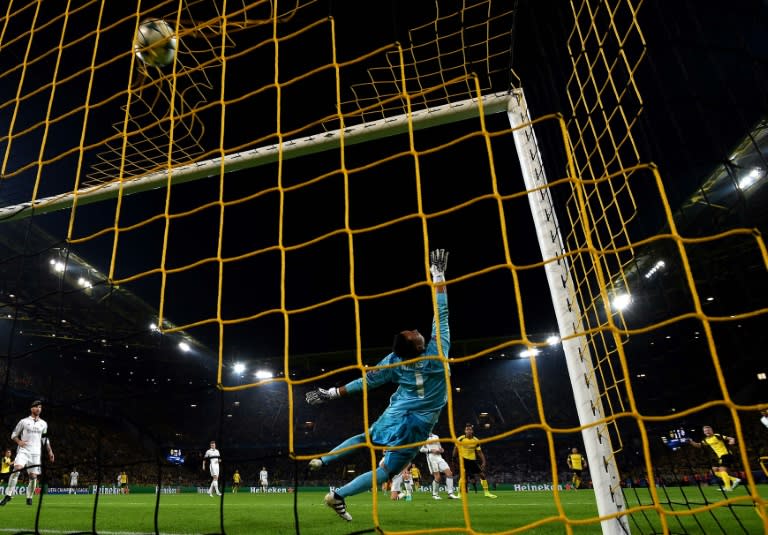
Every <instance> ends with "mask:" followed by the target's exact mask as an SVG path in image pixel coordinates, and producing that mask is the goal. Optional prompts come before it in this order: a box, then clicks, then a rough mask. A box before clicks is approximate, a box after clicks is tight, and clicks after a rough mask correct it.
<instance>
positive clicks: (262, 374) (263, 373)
mask: <svg viewBox="0 0 768 535" xmlns="http://www.w3.org/2000/svg"><path fill="white" fill-rule="evenodd" d="M253 375H254V377H256V379H272V378H273V377H274V376H275V374H273V373H272V372H270V371H267V370H259V371H257V372H256V373H254V374H253Z"/></svg>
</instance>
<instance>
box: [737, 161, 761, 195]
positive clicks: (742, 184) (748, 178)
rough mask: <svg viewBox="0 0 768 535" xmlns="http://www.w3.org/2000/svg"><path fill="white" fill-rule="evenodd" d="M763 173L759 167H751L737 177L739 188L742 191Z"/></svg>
mask: <svg viewBox="0 0 768 535" xmlns="http://www.w3.org/2000/svg"><path fill="white" fill-rule="evenodd" d="M762 175H763V171H762V169H760V168H759V167H755V168H754V169H752V170H751V171H750V172H749V173H747V174H746V175H744V176H743V177H741V178H740V179H739V189H740V190H741V191H744V190H745V189H747V188H749V187H750V186H752V185H753V184H754V183H755V182H757V181H758V180H760V177H761V176H762Z"/></svg>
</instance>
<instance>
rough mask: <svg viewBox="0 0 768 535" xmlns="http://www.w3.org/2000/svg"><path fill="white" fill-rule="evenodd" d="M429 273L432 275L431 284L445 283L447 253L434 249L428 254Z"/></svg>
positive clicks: (443, 250)
mask: <svg viewBox="0 0 768 535" xmlns="http://www.w3.org/2000/svg"><path fill="white" fill-rule="evenodd" d="M429 263H430V266H429V271H430V272H431V273H432V282H435V283H437V282H445V270H446V268H447V267H448V251H446V250H445V249H435V250H434V251H432V252H430V253H429Z"/></svg>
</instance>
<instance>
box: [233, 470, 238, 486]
mask: <svg viewBox="0 0 768 535" xmlns="http://www.w3.org/2000/svg"><path fill="white" fill-rule="evenodd" d="M232 481H234V482H235V483H238V484H239V483H240V473H239V472H235V475H233V476H232Z"/></svg>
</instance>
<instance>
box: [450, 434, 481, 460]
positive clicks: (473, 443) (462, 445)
mask: <svg viewBox="0 0 768 535" xmlns="http://www.w3.org/2000/svg"><path fill="white" fill-rule="evenodd" d="M456 443H457V445H458V446H459V455H461V457H462V458H464V459H467V460H469V461H475V460H477V452H478V451H481V450H482V448H481V447H480V440H478V438H477V437H472V438H468V437H467V436H466V435H461V436H460V437H459V438H457V439H456Z"/></svg>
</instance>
